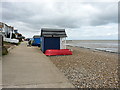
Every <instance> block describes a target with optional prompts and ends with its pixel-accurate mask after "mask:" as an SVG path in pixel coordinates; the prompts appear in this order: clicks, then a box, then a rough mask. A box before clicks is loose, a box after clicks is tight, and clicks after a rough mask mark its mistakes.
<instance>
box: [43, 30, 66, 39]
mask: <svg viewBox="0 0 120 90" xmlns="http://www.w3.org/2000/svg"><path fill="white" fill-rule="evenodd" d="M41 36H42V37H67V35H66V32H65V29H52V28H42V29H41Z"/></svg>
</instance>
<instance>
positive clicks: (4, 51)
mask: <svg viewBox="0 0 120 90" xmlns="http://www.w3.org/2000/svg"><path fill="white" fill-rule="evenodd" d="M7 54H8V50H7V48H6V47H5V46H3V47H2V55H7Z"/></svg>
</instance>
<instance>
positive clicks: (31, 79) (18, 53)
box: [2, 42, 73, 88]
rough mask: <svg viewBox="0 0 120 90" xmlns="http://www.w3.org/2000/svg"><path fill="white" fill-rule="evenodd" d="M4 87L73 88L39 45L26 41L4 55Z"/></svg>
mask: <svg viewBox="0 0 120 90" xmlns="http://www.w3.org/2000/svg"><path fill="white" fill-rule="evenodd" d="M2 63H3V69H2V70H3V73H2V75H3V77H2V78H3V81H2V84H3V87H4V88H9V87H16V88H73V85H72V84H70V83H69V82H68V80H67V79H66V77H65V76H64V75H63V74H62V73H61V72H60V71H59V70H58V69H57V68H56V67H55V65H54V64H53V63H52V62H51V61H50V60H49V58H48V57H46V56H45V55H44V54H43V53H42V52H41V51H40V50H39V48H37V47H27V46H26V42H23V43H22V44H21V45H19V46H17V47H16V48H14V49H12V50H11V51H10V53H9V54H8V55H7V56H4V57H3V61H2Z"/></svg>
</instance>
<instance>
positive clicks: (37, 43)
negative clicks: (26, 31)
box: [32, 35, 41, 47]
mask: <svg viewBox="0 0 120 90" xmlns="http://www.w3.org/2000/svg"><path fill="white" fill-rule="evenodd" d="M40 43H41V39H40V35H34V36H33V43H32V45H33V46H39V47H40Z"/></svg>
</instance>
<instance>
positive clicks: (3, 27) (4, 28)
mask: <svg viewBox="0 0 120 90" xmlns="http://www.w3.org/2000/svg"><path fill="white" fill-rule="evenodd" d="M13 30H14V27H12V26H8V25H7V24H5V23H2V22H0V32H2V34H3V35H4V37H6V38H10V39H11V38H12V33H13Z"/></svg>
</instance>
